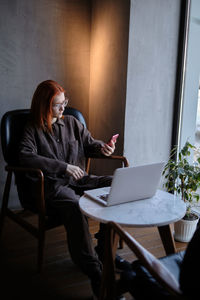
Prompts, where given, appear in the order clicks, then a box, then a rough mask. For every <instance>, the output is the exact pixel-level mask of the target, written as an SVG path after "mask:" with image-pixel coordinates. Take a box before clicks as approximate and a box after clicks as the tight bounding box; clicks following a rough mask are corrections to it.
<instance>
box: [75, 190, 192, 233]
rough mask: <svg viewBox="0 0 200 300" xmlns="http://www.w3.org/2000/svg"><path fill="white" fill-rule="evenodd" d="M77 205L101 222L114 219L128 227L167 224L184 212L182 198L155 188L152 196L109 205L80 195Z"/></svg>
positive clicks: (180, 216) (184, 207) (174, 220)
mask: <svg viewBox="0 0 200 300" xmlns="http://www.w3.org/2000/svg"><path fill="white" fill-rule="evenodd" d="M79 206H80V209H81V211H82V212H83V214H85V215H86V216H88V217H91V218H92V219H95V220H97V221H99V222H101V223H107V222H109V221H114V222H116V223H118V224H120V225H123V226H128V227H152V226H164V225H168V224H170V223H174V222H176V221H178V220H180V219H181V218H182V217H183V216H184V215H185V212H186V205H185V203H184V201H183V200H181V199H180V198H179V197H177V196H175V195H172V194H170V193H167V192H165V191H162V190H157V192H156V194H155V196H154V197H152V198H147V199H143V200H137V201H133V202H129V203H123V204H119V205H114V206H109V207H107V206H104V205H101V204H99V203H97V202H95V201H94V200H92V199H90V198H88V197H86V196H82V197H81V198H80V201H79Z"/></svg>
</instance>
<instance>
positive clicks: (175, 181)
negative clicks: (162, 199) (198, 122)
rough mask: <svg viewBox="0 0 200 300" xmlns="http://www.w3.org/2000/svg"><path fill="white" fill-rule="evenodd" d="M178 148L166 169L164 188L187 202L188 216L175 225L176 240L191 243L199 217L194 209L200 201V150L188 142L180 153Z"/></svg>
mask: <svg viewBox="0 0 200 300" xmlns="http://www.w3.org/2000/svg"><path fill="white" fill-rule="evenodd" d="M191 152H192V153H193V152H195V154H196V159H195V162H194V163H190V160H189V159H191V158H190V155H191ZM176 154H177V147H175V148H174V149H173V150H172V151H171V155H170V158H169V161H168V162H167V164H166V165H165V167H164V170H163V176H164V177H165V180H166V181H165V183H164V187H165V188H166V189H167V191H168V192H172V193H175V194H177V195H180V197H181V198H182V200H183V201H185V202H186V214H185V216H184V217H183V219H182V220H180V221H178V222H176V223H175V224H174V238H175V239H176V240H177V241H180V242H189V241H190V239H191V237H192V235H193V233H194V231H195V229H196V226H197V223H198V219H199V217H198V215H197V214H195V213H194V212H193V211H192V207H193V206H195V205H196V203H197V202H198V201H199V198H200V197H199V194H198V188H199V187H200V165H199V164H200V156H199V150H198V149H197V148H196V147H195V146H193V145H191V144H190V143H189V142H188V141H187V142H186V143H185V145H184V147H183V148H182V149H181V150H180V152H179V153H178V156H177V158H174V157H175V156H176Z"/></svg>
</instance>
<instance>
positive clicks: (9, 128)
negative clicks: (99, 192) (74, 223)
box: [0, 107, 128, 272]
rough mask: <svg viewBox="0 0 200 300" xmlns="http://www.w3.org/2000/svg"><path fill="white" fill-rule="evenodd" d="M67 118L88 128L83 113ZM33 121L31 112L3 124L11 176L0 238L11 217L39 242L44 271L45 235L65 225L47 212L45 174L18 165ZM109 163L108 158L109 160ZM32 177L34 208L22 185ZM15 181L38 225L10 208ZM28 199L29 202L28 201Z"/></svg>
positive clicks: (18, 113) (69, 111) (7, 115)
mask: <svg viewBox="0 0 200 300" xmlns="http://www.w3.org/2000/svg"><path fill="white" fill-rule="evenodd" d="M65 114H70V115H73V116H74V117H76V118H77V119H78V120H80V122H82V123H83V125H84V126H86V122H85V119H84V117H83V115H82V113H81V112H80V111H78V110H76V109H74V108H70V107H68V108H66V110H65ZM28 118H29V110H28V109H22V110H13V111H9V112H7V113H5V114H4V116H3V117H2V121H1V142H2V152H3V156H4V160H5V162H6V163H7V165H6V166H5V170H6V172H7V179H6V183H5V187H4V193H3V200H2V208H1V212H0V234H1V232H2V230H3V225H4V220H5V217H6V216H7V217H9V218H10V219H12V220H13V221H15V222H16V223H18V224H19V225H20V226H22V227H23V228H24V229H25V230H27V231H28V232H29V233H31V234H32V235H33V236H34V237H35V238H36V239H37V240H38V255H37V266H38V271H39V272H40V271H41V270H42V266H43V261H44V244H45V233H46V231H47V230H49V229H52V228H55V227H56V226H60V225H62V224H61V222H60V221H59V220H57V219H56V218H55V217H54V216H48V215H47V213H46V208H45V199H44V174H43V172H42V171H41V170H40V169H33V168H24V167H23V168H22V167H20V166H19V165H18V164H17V161H18V157H17V153H18V145H19V141H20V139H21V137H22V133H23V128H24V126H25V124H26V122H27V120H28ZM106 159H107V158H106ZM109 159H117V160H121V161H122V163H123V164H124V166H128V161H127V160H126V158H125V157H123V156H111V157H110V158H109ZM89 166H90V158H88V160H87V167H86V170H87V171H88V172H89ZM27 173H28V174H31V175H33V174H34V176H35V178H36V181H35V186H34V189H35V190H36V191H37V199H36V206H35V207H33V206H32V205H31V204H30V203H31V201H27V200H29V198H30V196H31V193H30V191H26V193H25V186H24V184H23V185H22V184H21V177H23V176H25V174H27ZM13 175H14V177H15V183H16V186H17V191H18V196H19V200H20V203H21V205H22V207H23V208H24V210H26V211H27V210H28V211H31V213H34V214H37V216H38V219H37V220H38V221H37V225H34V224H31V223H30V222H29V221H28V220H27V218H25V217H24V214H23V213H21V212H20V213H19V212H16V211H14V210H12V209H10V208H9V205H8V203H9V193H10V189H11V184H12V177H13ZM27 198H28V199H27Z"/></svg>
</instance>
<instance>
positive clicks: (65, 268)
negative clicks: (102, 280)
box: [0, 219, 186, 300]
mask: <svg viewBox="0 0 200 300" xmlns="http://www.w3.org/2000/svg"><path fill="white" fill-rule="evenodd" d="M89 224H90V231H91V234H92V236H94V233H95V232H97V231H98V223H97V222H94V221H92V220H89ZM126 229H127V231H129V232H130V233H131V234H132V235H133V236H134V237H135V238H136V239H137V240H138V241H139V242H140V243H141V244H142V245H143V246H144V247H146V248H147V249H148V250H149V251H150V252H151V253H153V254H154V255H155V256H156V257H161V256H164V255H165V252H164V249H163V246H162V243H161V240H160V237H159V234H158V230H157V228H144V229H143V228H132V229H131V228H126ZM93 241H94V245H95V239H93ZM176 246H177V250H178V251H181V250H183V249H185V247H186V244H185V243H176ZM36 252H37V242H36V239H35V238H34V237H32V236H31V235H30V234H29V233H27V232H26V231H24V230H23V229H22V228H21V227H19V226H18V225H17V224H16V223H14V222H12V221H10V220H8V219H6V223H5V226H4V229H3V233H2V238H1V241H0V276H1V281H0V283H1V284H0V286H1V288H0V292H1V295H2V294H3V295H5V296H4V297H3V298H2V297H1V299H3V300H10V299H20V300H23V299H29V300H32V299H34V300H35V299H37V300H38V299H48V300H51V299H56V300H61V299H65V300H73V299H76V300H79V299H80V300H83V299H85V300H86V299H88V300H89V299H92V293H91V288H90V282H89V280H88V278H87V277H86V276H85V275H84V274H82V273H81V272H80V271H79V269H78V268H77V267H76V266H75V265H74V264H73V263H72V261H71V259H70V256H69V252H68V249H67V244H66V234H65V230H64V227H63V226H61V227H58V228H56V229H53V230H51V231H49V232H48V233H47V236H46V249H45V264H44V270H43V272H42V274H38V273H37V272H36ZM118 253H119V254H120V255H121V256H122V257H123V258H125V259H127V260H129V261H132V260H134V259H135V257H134V255H133V254H132V253H131V252H130V250H129V249H128V248H127V246H124V248H123V249H122V250H118ZM126 297H127V299H131V296H130V295H128V294H127V295H126Z"/></svg>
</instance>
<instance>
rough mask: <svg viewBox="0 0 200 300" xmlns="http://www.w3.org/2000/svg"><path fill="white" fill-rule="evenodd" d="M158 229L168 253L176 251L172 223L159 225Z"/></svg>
mask: <svg viewBox="0 0 200 300" xmlns="http://www.w3.org/2000/svg"><path fill="white" fill-rule="evenodd" d="M158 231H159V234H160V237H161V240H162V243H163V246H164V249H165V252H166V254H167V255H168V254H172V253H176V245H175V242H174V237H173V234H172V230H171V227H170V225H164V226H159V227H158Z"/></svg>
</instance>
